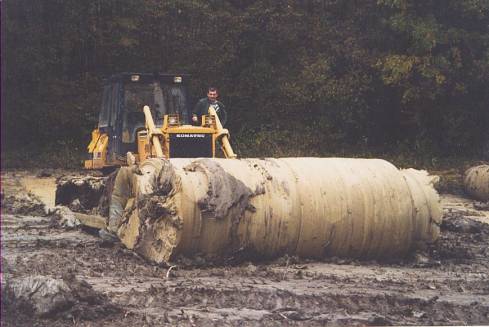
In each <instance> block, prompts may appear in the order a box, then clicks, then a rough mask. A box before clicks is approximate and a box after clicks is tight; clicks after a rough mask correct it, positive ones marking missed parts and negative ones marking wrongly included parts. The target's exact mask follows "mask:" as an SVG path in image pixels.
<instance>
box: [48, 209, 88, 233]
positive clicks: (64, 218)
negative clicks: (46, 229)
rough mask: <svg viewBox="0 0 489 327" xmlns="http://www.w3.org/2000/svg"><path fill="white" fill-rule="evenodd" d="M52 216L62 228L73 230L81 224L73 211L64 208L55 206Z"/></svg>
mask: <svg viewBox="0 0 489 327" xmlns="http://www.w3.org/2000/svg"><path fill="white" fill-rule="evenodd" d="M52 216H53V217H54V218H55V219H57V220H58V222H59V224H60V225H61V226H63V227H68V228H74V227H76V226H79V225H80V224H81V222H80V221H79V220H78V219H77V218H76V217H75V214H74V213H73V211H71V210H70V209H69V208H68V207H65V206H56V207H55V208H54V210H53V213H52Z"/></svg>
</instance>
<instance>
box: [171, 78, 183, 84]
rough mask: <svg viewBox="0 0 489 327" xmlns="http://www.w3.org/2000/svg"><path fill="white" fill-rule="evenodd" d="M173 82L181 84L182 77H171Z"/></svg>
mask: <svg viewBox="0 0 489 327" xmlns="http://www.w3.org/2000/svg"><path fill="white" fill-rule="evenodd" d="M173 82H175V83H182V76H175V77H173Z"/></svg>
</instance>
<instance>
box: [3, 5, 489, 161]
mask: <svg viewBox="0 0 489 327" xmlns="http://www.w3.org/2000/svg"><path fill="white" fill-rule="evenodd" d="M1 14H2V129H1V136H2V167H4V168H5V167H7V168H9V167H29V166H51V167H54V166H64V167H72V168H76V167H78V166H79V165H80V160H81V159H82V158H83V156H84V155H85V152H86V145H87V144H88V142H89V140H90V132H91V130H92V129H93V128H94V127H95V126H96V124H97V118H98V112H99V110H100V102H101V100H100V99H101V90H102V87H101V86H102V81H103V79H104V78H106V77H108V76H110V75H111V74H114V73H117V72H123V71H137V72H157V71H158V72H175V73H190V74H192V76H193V77H192V82H191V85H190V88H191V93H192V94H193V95H194V96H195V97H199V96H204V95H205V91H206V87H207V86H208V85H210V84H212V85H216V86H218V87H219V89H220V91H221V92H220V93H221V100H222V101H223V102H224V103H225V104H226V107H227V108H228V112H229V116H230V118H229V121H228V126H227V127H228V129H229V130H230V131H231V135H232V143H233V145H234V147H235V148H236V151H237V152H238V154H239V155H240V156H241V157H272V156H275V157H278V156H355V157H358V156H365V157H382V158H396V160H398V161H399V160H400V161H403V160H407V161H409V163H410V164H413V163H414V164H415V165H424V164H426V163H428V164H436V162H437V161H438V160H444V159H447V158H462V157H463V158H479V159H483V158H486V159H487V156H488V154H489V83H488V82H489V0H464V1H460V0H423V1H421V0H418V1H415V0H362V1H360V0H303V1H258V0H257V1H253V0H247V1H245V0H227V1H224V0H221V1H219V0H214V1H203V0H173V1H161V0H137V1H135V0H84V1H80V0H4V1H2V13H1Z"/></svg>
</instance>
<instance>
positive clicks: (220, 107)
mask: <svg viewBox="0 0 489 327" xmlns="http://www.w3.org/2000/svg"><path fill="white" fill-rule="evenodd" d="M218 96H219V92H218V91H217V88H215V87H209V89H208V90H207V97H206V98H202V99H200V100H199V102H197V104H196V105H195V107H194V110H193V111H192V123H193V124H198V123H199V121H200V117H202V116H203V115H208V114H209V106H213V107H214V110H216V113H217V116H218V117H219V120H220V121H221V124H222V125H223V126H224V125H225V124H226V121H227V113H226V110H225V108H224V104H223V103H222V102H221V101H218V100H217V97H218Z"/></svg>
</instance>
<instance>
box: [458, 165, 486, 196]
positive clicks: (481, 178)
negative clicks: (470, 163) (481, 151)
mask: <svg viewBox="0 0 489 327" xmlns="http://www.w3.org/2000/svg"><path fill="white" fill-rule="evenodd" d="M464 187H465V191H466V192H467V194H469V195H470V196H471V197H473V198H474V199H477V200H480V201H489V165H480V166H475V167H472V168H469V169H467V171H466V172H465V176H464Z"/></svg>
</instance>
